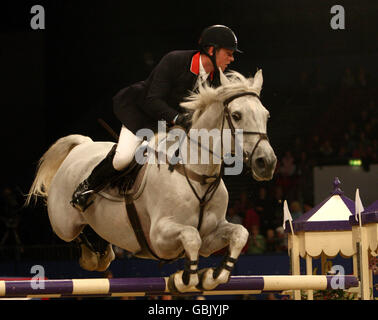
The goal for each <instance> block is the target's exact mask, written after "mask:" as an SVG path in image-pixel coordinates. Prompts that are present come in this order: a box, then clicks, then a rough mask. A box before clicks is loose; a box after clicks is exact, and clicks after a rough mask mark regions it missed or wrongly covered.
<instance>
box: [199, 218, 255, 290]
mask: <svg viewBox="0 0 378 320" xmlns="http://www.w3.org/2000/svg"><path fill="white" fill-rule="evenodd" d="M248 236H249V233H248V231H247V229H246V228H244V227H243V226H242V225H240V224H234V223H229V222H227V221H226V220H224V221H223V222H222V223H220V224H219V225H218V227H217V228H216V229H215V230H214V231H213V232H212V233H210V234H209V235H207V236H206V237H204V238H203V241H202V246H201V248H200V254H201V255H203V256H205V257H206V256H209V255H211V254H212V253H214V252H216V251H218V250H220V249H222V248H225V247H226V246H227V245H228V252H227V254H226V256H225V257H224V259H223V261H222V263H221V265H220V266H218V267H217V268H216V269H211V268H210V269H204V270H201V271H200V278H201V279H200V280H201V283H200V285H199V286H198V288H199V289H202V290H212V289H214V288H215V287H216V286H218V285H219V284H221V283H226V282H228V280H229V277H230V275H231V272H232V269H233V268H234V266H235V262H236V261H237V259H238V257H239V255H240V253H241V251H242V249H243V248H244V246H245V244H246V243H247V241H248Z"/></svg>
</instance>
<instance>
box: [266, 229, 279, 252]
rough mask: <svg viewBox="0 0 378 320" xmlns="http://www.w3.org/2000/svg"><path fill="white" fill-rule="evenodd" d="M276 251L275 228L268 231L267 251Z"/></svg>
mask: <svg viewBox="0 0 378 320" xmlns="http://www.w3.org/2000/svg"><path fill="white" fill-rule="evenodd" d="M276 251H277V246H276V235H275V233H274V230H273V229H268V230H267V231H266V252H267V253H273V252H276Z"/></svg>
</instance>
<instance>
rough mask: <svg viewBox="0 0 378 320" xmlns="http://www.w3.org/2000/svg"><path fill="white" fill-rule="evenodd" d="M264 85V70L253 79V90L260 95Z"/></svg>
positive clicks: (259, 71)
mask: <svg viewBox="0 0 378 320" xmlns="http://www.w3.org/2000/svg"><path fill="white" fill-rule="evenodd" d="M262 85H263V75H262V69H259V70H257V72H256V73H255V76H254V77H253V85H252V88H253V89H254V90H256V92H257V93H258V94H260V92H261V89H262Z"/></svg>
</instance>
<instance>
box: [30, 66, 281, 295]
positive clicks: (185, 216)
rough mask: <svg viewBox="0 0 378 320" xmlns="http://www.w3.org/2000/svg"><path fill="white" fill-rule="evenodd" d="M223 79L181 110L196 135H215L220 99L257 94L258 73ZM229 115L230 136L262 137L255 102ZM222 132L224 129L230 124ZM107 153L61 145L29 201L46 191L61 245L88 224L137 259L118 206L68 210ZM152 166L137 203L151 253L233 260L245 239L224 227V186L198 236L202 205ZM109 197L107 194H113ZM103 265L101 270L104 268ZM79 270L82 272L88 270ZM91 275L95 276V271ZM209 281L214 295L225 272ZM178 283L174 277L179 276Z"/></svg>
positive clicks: (262, 113) (108, 203)
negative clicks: (222, 253) (240, 132)
mask: <svg viewBox="0 0 378 320" xmlns="http://www.w3.org/2000/svg"><path fill="white" fill-rule="evenodd" d="M221 79H222V86H221V87H219V88H217V89H213V88H210V87H201V88H200V92H199V93H198V94H193V95H191V97H190V98H189V99H188V101H187V102H185V103H183V104H182V105H183V106H185V107H186V108H189V109H192V110H195V113H194V117H193V128H205V129H208V130H210V129H213V128H218V129H220V128H221V123H222V119H223V104H222V102H223V101H224V99H226V98H228V97H230V96H231V95H233V94H235V93H239V92H243V91H248V90H249V91H254V92H257V93H260V91H261V86H262V72H261V70H259V71H258V72H257V73H256V75H255V79H254V80H253V79H245V78H244V77H243V76H241V75H240V74H238V73H235V72H234V73H232V74H231V76H230V78H229V79H227V78H226V77H225V76H224V75H223V74H222V78H221ZM229 107H230V111H231V113H233V112H235V111H238V112H239V113H241V114H242V119H241V120H240V121H238V122H237V123H235V124H234V125H235V128H242V129H245V130H249V131H260V132H266V127H267V126H266V123H267V119H268V115H269V113H268V111H267V110H266V109H265V108H264V107H263V106H262V104H261V102H260V100H259V99H257V98H256V97H253V96H244V97H240V98H237V99H235V100H234V101H232V102H231V103H230V106H229ZM225 128H228V125H227V123H226V124H225ZM256 142H257V137H255V136H245V137H244V139H243V148H244V150H252V149H253V147H254V145H255V144H256ZM112 145H113V143H110V142H93V141H91V139H89V138H87V137H82V136H79V135H72V136H67V137H64V138H61V139H60V140H58V141H57V142H56V143H55V145H54V146H53V147H52V148H50V149H49V150H48V151H47V152H46V153H45V155H44V157H43V158H42V159H41V164H40V167H39V171H38V172H37V176H36V179H35V181H34V183H33V186H32V188H31V191H30V196H31V195H33V194H34V195H37V194H41V193H42V190H45V191H44V192H45V194H44V196H45V197H46V198H47V209H48V214H49V218H50V222H51V226H52V228H53V230H54V232H55V233H56V234H57V235H58V236H59V237H60V238H61V239H63V240H65V241H72V240H74V239H75V238H76V237H77V236H78V235H79V233H80V232H81V231H82V229H83V228H84V226H85V225H87V224H89V225H90V226H91V227H92V228H93V229H94V230H95V231H96V232H97V233H98V234H99V235H100V236H101V237H102V238H104V239H105V240H107V241H108V242H109V243H111V244H114V245H116V246H118V247H120V248H123V249H125V250H127V251H130V252H132V253H137V252H138V251H139V250H140V246H139V244H138V241H137V239H136V236H135V234H134V231H133V229H132V227H131V225H130V222H129V219H128V216H127V214H126V209H125V205H124V203H123V202H119V201H114V199H113V200H112V199H108V198H107V197H102V196H100V195H98V196H97V197H96V198H95V201H94V204H93V205H91V206H90V207H89V208H88V209H87V210H86V211H85V212H84V213H81V212H79V211H78V210H76V209H75V208H73V207H72V206H71V204H70V200H71V197H72V194H73V192H74V190H75V188H76V186H77V185H78V184H79V183H80V182H81V181H82V180H84V179H85V178H86V177H87V176H88V175H89V173H90V172H91V171H92V169H93V168H94V167H95V166H96V165H97V163H99V162H100V161H101V160H102V159H103V158H104V157H105V156H106V154H107V153H108V151H109V150H110V149H111V147H112ZM61 150H65V152H62V151H61ZM57 157H58V158H57ZM254 157H255V158H256V159H257V158H261V157H263V158H264V159H267V161H270V162H273V163H274V166H275V161H276V157H275V155H274V152H273V150H272V148H271V146H270V144H269V142H268V141H266V140H264V141H262V142H261V143H260V144H259V146H258V148H257V150H256V153H255V155H254ZM52 159H55V160H54V166H51V165H50V163H53V162H52ZM59 162H61V164H60V165H59ZM252 163H253V162H252ZM149 166H150V168H149V171H148V177H147V183H146V186H145V190H144V192H143V193H142V195H141V196H140V197H139V198H138V199H137V200H136V201H135V205H136V208H137V210H138V213H139V215H140V219H141V221H142V224H143V229H144V231H145V234H146V235H147V237H148V240H149V244H150V247H151V248H152V250H154V252H155V253H156V254H157V255H158V256H159V257H160V258H163V259H173V258H176V257H177V256H178V255H179V254H180V253H181V252H182V251H183V250H185V254H186V257H187V258H189V259H190V260H197V259H198V257H199V255H202V256H209V255H211V254H212V253H213V252H215V251H218V250H220V249H222V248H224V247H226V246H227V245H229V253H230V256H231V257H232V258H235V259H236V258H238V256H239V255H240V252H241V250H242V248H243V247H244V245H245V244H246V242H247V240H248V235H249V234H248V231H247V230H246V229H245V228H244V227H243V226H242V225H239V224H232V223H229V222H227V221H226V219H225V215H226V209H227V205H228V192H227V190H226V187H225V185H224V183H223V181H221V183H220V185H219V187H218V189H217V190H216V192H215V194H214V196H213V198H212V200H211V201H210V202H209V203H208V204H207V206H206V207H205V211H204V217H203V223H202V226H201V229H200V230H197V224H198V220H199V202H198V200H197V199H196V197H195V196H194V194H193V191H192V190H191V188H190V186H189V185H188V182H187V181H186V178H185V177H184V176H182V175H181V174H179V173H178V172H176V171H173V172H171V171H169V170H168V165H166V164H162V165H160V166H159V167H158V166H157V165H154V164H149ZM274 166H272V168H273V169H271V170H269V172H262V171H261V168H259V169H256V168H254V165H253V166H252V172H253V176H254V177H255V179H258V180H268V179H270V178H271V177H272V175H273V171H274ZM187 167H188V168H190V169H191V170H193V171H195V172H196V173H198V174H214V173H219V171H220V165H219V164H207V165H205V164H192V165H190V164H189V165H187ZM192 184H193V186H194V188H195V190H196V191H197V193H198V194H199V195H203V194H204V193H205V190H206V189H207V187H208V186H207V185H200V183H198V182H195V181H192ZM107 192H109V193H111V190H108V191H107ZM29 200H30V198H29ZM110 250H111V248H110ZM108 253H109V252H108ZM108 256H109V257H110V258H109V259H114V255H111V254H108ZM143 258H153V257H151V256H144V257H143ZM110 262H111V260H110V261H106V263H105V265H106V264H107V265H108V264H110ZM100 264H101V265H102V267H104V262H102V263H100ZM82 265H83V266H84V267H85V263H83V264H82ZM91 268H92V269H93V266H92V267H91ZM209 275H210V273H209V272H207V273H206V275H205V276H204V283H205V285H206V287H207V288H208V289H211V288H213V287H215V286H216V285H218V284H219V283H224V282H226V281H227V279H228V276H229V271H227V270H223V271H222V272H221V273H220V276H219V277H218V278H217V279H212V277H211V276H209ZM177 277H179V276H178V275H177V274H176V278H177ZM197 283H198V276H197V274H193V275H191V276H190V282H189V284H188V285H185V284H183V283H182V282H180V281H179V280H177V281H176V286H177V287H178V289H179V290H180V291H185V290H187V289H188V288H189V287H191V286H194V285H196V284H197Z"/></svg>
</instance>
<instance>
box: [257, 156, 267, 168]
mask: <svg viewBox="0 0 378 320" xmlns="http://www.w3.org/2000/svg"><path fill="white" fill-rule="evenodd" d="M256 165H257V166H258V167H259V168H260V169H264V168H265V161H264V158H257V159H256Z"/></svg>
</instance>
